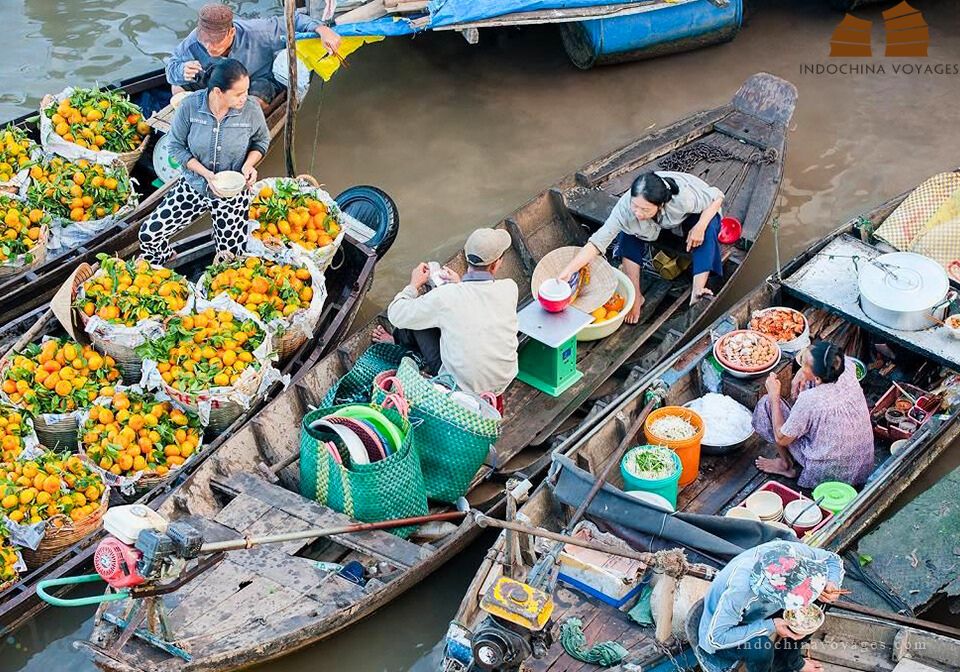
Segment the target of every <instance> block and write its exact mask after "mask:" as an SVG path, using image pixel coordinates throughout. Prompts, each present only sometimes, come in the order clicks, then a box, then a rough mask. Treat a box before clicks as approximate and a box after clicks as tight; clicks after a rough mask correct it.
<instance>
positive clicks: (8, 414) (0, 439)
mask: <svg viewBox="0 0 960 672" xmlns="http://www.w3.org/2000/svg"><path fill="white" fill-rule="evenodd" d="M29 422H30V420H29V419H27V418H26V417H25V416H24V414H23V413H21V412H20V411H18V410H17V409H15V408H13V407H11V406H5V405H0V461H3V462H9V461H11V460H15V459H17V458H18V457H20V453H22V452H23V449H24V442H23V437H24V436H27V435H28V434H30V426H29V425H28V424H27V423H29Z"/></svg>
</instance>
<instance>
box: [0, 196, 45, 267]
mask: <svg viewBox="0 0 960 672" xmlns="http://www.w3.org/2000/svg"><path fill="white" fill-rule="evenodd" d="M49 223H50V216H49V215H48V214H46V213H45V212H44V211H43V210H41V209H40V208H35V207H31V206H29V205H27V204H26V203H24V202H23V201H21V200H19V199H17V198H12V197H10V196H7V195H5V194H0V264H6V263H10V262H12V261H13V260H14V259H17V258H18V257H20V256H22V255H23V257H24V258H23V261H24V263H27V264H29V263H30V262H32V261H33V256H32V255H33V252H32V250H33V249H34V248H35V247H36V246H37V243H38V242H39V241H40V238H41V236H42V234H43V226H44V225H46V224H49Z"/></svg>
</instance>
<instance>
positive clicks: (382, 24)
mask: <svg viewBox="0 0 960 672" xmlns="http://www.w3.org/2000/svg"><path fill="white" fill-rule="evenodd" d="M635 2H636V4H647V3H648V2H649V0H635ZM620 4H630V0H431V1H430V5H429V7H428V9H429V13H430V21H429V23H427V24H426V25H424V26H421V27H419V28H415V27H414V26H413V24H412V23H411V22H410V20H409V19H406V18H402V17H392V16H387V17H384V18H382V19H376V20H374V21H364V22H361V23H348V24H341V25H338V26H337V32H338V33H340V34H342V35H409V34H411V33H414V32H417V31H418V30H431V29H435V28H441V27H444V26H452V25H455V24H459V23H470V22H473V21H482V20H484V19H491V18H494V17H497V16H503V15H505V14H516V13H518V12H534V11H543V10H550V9H578V8H584V7H603V6H605V5H620Z"/></svg>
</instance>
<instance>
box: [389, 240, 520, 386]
mask: <svg viewBox="0 0 960 672" xmlns="http://www.w3.org/2000/svg"><path fill="white" fill-rule="evenodd" d="M509 247H510V234H509V233H507V232H506V231H505V230H503V229H477V230H476V231H474V232H473V233H471V234H470V237H469V238H467V244H466V245H465V246H464V248H463V253H464V256H465V257H466V260H467V272H466V274H464V276H463V278H460V277H459V276H458V275H457V274H456V273H455V272H454V271H452V270H450V269H449V268H444V269H443V275H444V280H445V281H446V282H445V283H444V284H442V285H440V286H439V287H436V288H434V289H432V290H430V291H429V292H427V293H425V294H423V295H421V294H420V290H421V289H423V287H424V286H425V285H426V284H427V281H428V280H429V279H430V270H429V267H428V265H427V264H425V263H420V264H418V265H417V267H416V268H414V269H413V272H412V273H411V274H410V284H409V285H407V286H406V287H404V288H403V290H401V292H400V293H399V294H397V295H396V297H394V299H393V301H392V302H391V303H390V307H389V308H388V309H387V317H388V318H389V319H390V322H391V324H393V326H394V327H395V330H394V335H393V339H392V340H395V341H396V342H397V344H399V345H402V346H404V347H407V348H409V349H411V350H415V351H417V352H419V354H420V355H421V356H422V359H423V362H424V368H425V369H426V370H427V371H428V372H429V373H436V372H438V370H439V371H442V372H444V373H449V374H450V375H452V376H453V377H454V379H455V380H456V381H457V384H458V385H459V386H460V388H461V389H463V390H465V391H467V392H472V393H474V394H480V393H483V392H492V393H494V394H496V395H497V396H499V395H501V394H502V393H503V391H504V390H505V389H507V385H509V384H510V381H512V380H513V379H514V378H515V377H516V375H517V326H518V325H517V300H518V298H519V291H518V289H517V283H515V282H514V281H513V280H510V279H502V280H497V279H496V274H497V271H498V270H500V267H501V266H502V265H503V253H504V252H506V251H507V249H508V248H509ZM374 338H375V339H376V340H380V341H387V340H391V338H390V336H389V335H388V334H387V333H386V331H385V330H383V329H382V328H381V329H379V330H378V332H377V333H375V334H374Z"/></svg>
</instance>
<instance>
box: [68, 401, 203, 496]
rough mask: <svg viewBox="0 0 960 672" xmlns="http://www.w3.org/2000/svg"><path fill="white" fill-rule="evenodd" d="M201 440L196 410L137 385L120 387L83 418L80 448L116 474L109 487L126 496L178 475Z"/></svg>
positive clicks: (88, 411) (196, 451)
mask: <svg viewBox="0 0 960 672" xmlns="http://www.w3.org/2000/svg"><path fill="white" fill-rule="evenodd" d="M202 443H203V430H202V428H201V427H200V419H199V418H198V417H197V416H196V414H194V413H190V412H187V411H183V410H181V409H180V408H178V407H177V406H175V405H174V404H173V403H172V402H171V401H170V400H169V399H168V398H167V397H166V396H165V395H162V394H154V393H149V392H144V391H142V390H141V389H140V388H139V387H138V386H133V387H129V388H117V390H116V391H115V392H114V395H113V396H112V397H106V398H102V399H98V400H97V401H96V403H94V405H93V406H91V407H90V408H89V409H87V410H86V411H85V412H84V413H83V415H82V416H81V418H80V450H81V452H83V453H84V454H85V455H86V456H87V457H88V458H90V460H91V461H92V462H93V463H94V464H96V465H97V466H99V467H100V468H101V469H103V470H104V471H105V472H107V473H108V474H111V475H113V476H115V477H116V482H115V483H113V482H111V485H116V486H118V487H119V488H120V491H121V492H123V493H124V494H128V495H129V494H134V493H137V492H143V491H144V490H148V489H149V488H151V487H153V486H155V485H158V484H159V483H161V482H163V481H164V480H166V479H167V478H171V477H172V476H174V475H175V474H176V472H177V470H178V469H180V467H182V466H183V465H184V464H185V463H187V462H188V461H189V460H190V459H192V458H193V456H194V455H197V454H198V453H199V452H200V448H201V446H202ZM108 478H109V477H108Z"/></svg>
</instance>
